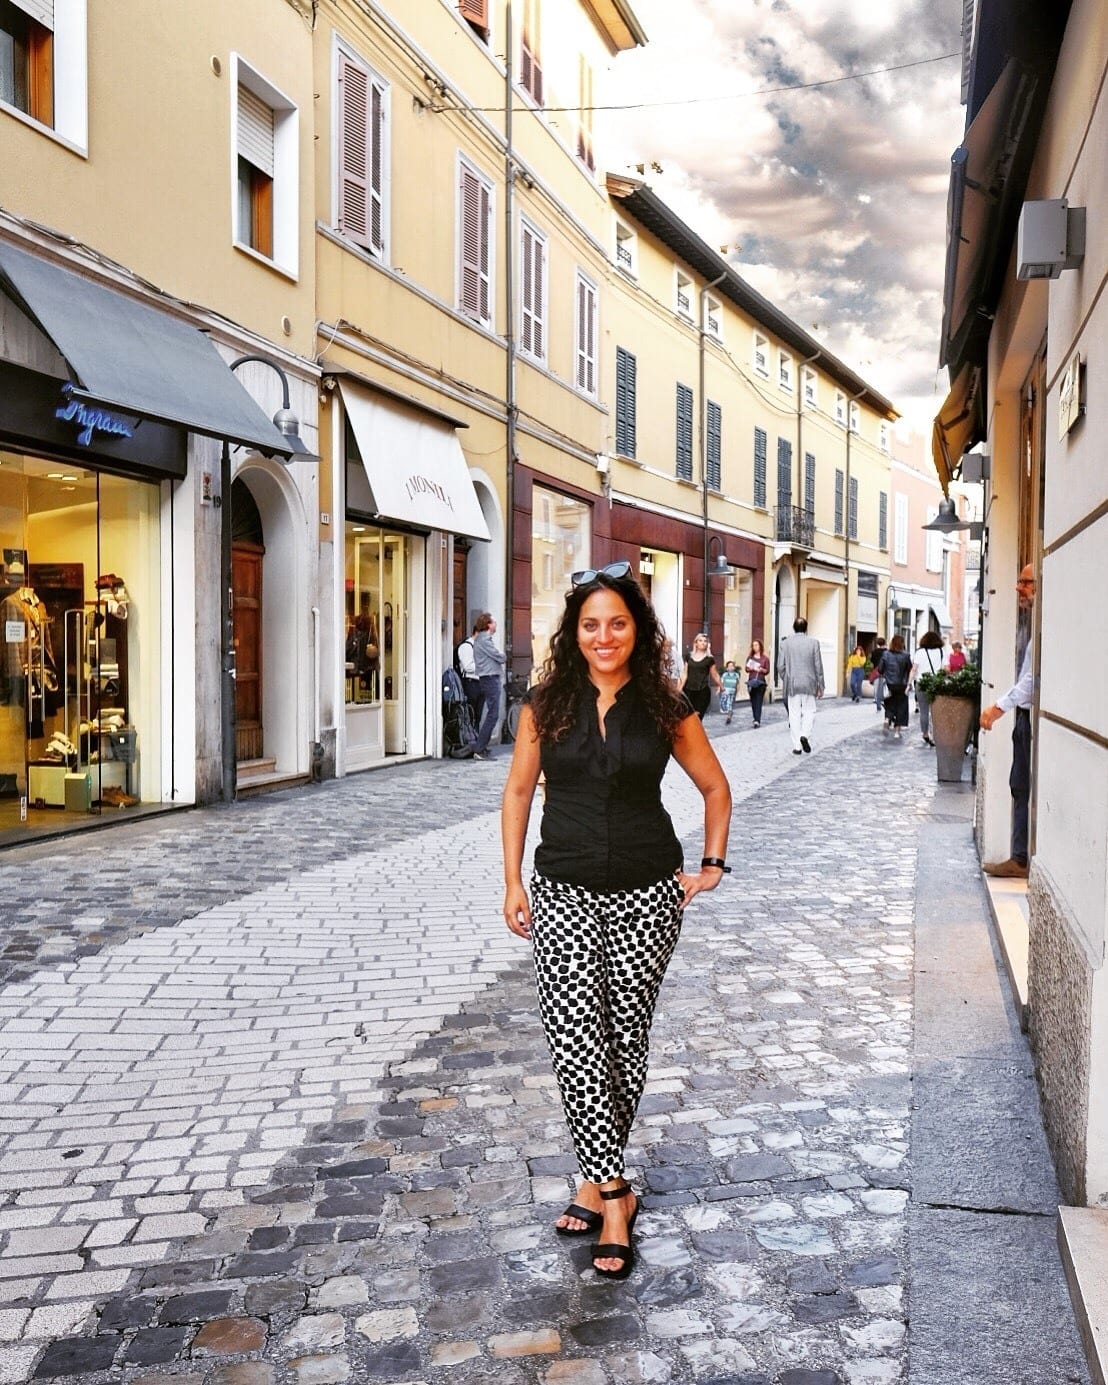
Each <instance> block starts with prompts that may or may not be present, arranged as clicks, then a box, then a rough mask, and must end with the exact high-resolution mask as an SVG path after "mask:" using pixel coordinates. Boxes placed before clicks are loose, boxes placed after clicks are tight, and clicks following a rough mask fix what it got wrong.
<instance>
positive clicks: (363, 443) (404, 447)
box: [340, 381, 492, 540]
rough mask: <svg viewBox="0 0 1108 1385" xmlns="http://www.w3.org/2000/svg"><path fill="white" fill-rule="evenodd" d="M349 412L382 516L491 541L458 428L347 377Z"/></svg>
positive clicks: (345, 397)
mask: <svg viewBox="0 0 1108 1385" xmlns="http://www.w3.org/2000/svg"><path fill="white" fill-rule="evenodd" d="M340 388H341V390H342V400H343V404H344V405H345V406H346V416H347V418H348V419H349V420H350V426H351V428H352V429H353V430H354V437H355V439H356V441H357V444H358V451H359V452H360V453H361V454H362V465H363V466H364V468H365V474H366V480H367V481H368V482H369V488H370V490H371V492H372V493H373V505H374V513H375V514H377V515H379V516H380V517H381V518H382V519H391V520H397V521H399V522H401V523H404V524H414V525H417V526H418V527H420V528H424V529H441V530H443V531H445V532H446V533H448V534H464V535H465V536H466V537H467V538H471V539H485V540H488V539H491V537H492V535H491V534H490V533H489V529H488V525H487V524H486V523H485V517H484V515H483V514H482V513H481V503H480V501H479V500H478V499H477V492H476V491H475V490H474V488H473V482H472V480H471V479H470V475H469V468H468V467H467V466H466V459H465V454H464V453H463V452H462V447H461V444H460V443H459V442H458V437H457V434H456V433H455V432H454V429H453V428H452V427H451V426H450V425H449V424H447V423H444V422H443V421H442V420H441V419H439V418H437V417H436V416H435V415H434V414H432V413H430V412H424V411H423V410H422V409H420V408H419V407H418V405H415V404H412V405H408V404H405V403H403V402H401V401H400V400H398V399H396V398H395V397H393V396H391V395H374V393H373V392H372V391H371V390H367V389H363V388H361V387H359V386H357V385H354V384H351V383H350V382H349V381H344V382H343V383H342V384H341V386H340Z"/></svg>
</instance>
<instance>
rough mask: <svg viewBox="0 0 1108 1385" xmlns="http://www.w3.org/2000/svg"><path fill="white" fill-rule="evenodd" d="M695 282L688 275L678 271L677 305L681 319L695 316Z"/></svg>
mask: <svg viewBox="0 0 1108 1385" xmlns="http://www.w3.org/2000/svg"><path fill="white" fill-rule="evenodd" d="M693 292H694V290H693V282H692V280H691V279H690V278H689V276H688V275H687V274H684V273H682V271H681V270H678V271H677V296H676V299H675V305H676V308H677V311H678V313H679V314H680V316H681V317H687V318H691V317H692V315H693V310H692V300H693Z"/></svg>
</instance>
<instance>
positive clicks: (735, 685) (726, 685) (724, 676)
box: [719, 659, 742, 726]
mask: <svg viewBox="0 0 1108 1385" xmlns="http://www.w3.org/2000/svg"><path fill="white" fill-rule="evenodd" d="M741 679H742V675H741V674H740V673H739V670H738V669H737V668H736V667H735V661H734V659H728V660H727V662H726V663H725V664H724V666H723V672H722V673H721V674H720V676H719V681H720V683H721V684H722V690H721V692H720V695H719V710H720V711H721V712H722V713H723V720H724V723H725V725H727V726H730V725H731V713H732V712H733V711H734V710H735V697H736V696H737V694H738V691H739V683H740V681H741Z"/></svg>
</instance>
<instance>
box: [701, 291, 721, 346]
mask: <svg viewBox="0 0 1108 1385" xmlns="http://www.w3.org/2000/svg"><path fill="white" fill-rule="evenodd" d="M704 330H705V332H707V333H708V335H709V336H710V337H711V338H712V339H713V341H722V340H723V310H722V308H721V307H720V304H719V301H718V300H717V299H715V298H708V297H705V299H704Z"/></svg>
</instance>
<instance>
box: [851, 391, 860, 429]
mask: <svg viewBox="0 0 1108 1385" xmlns="http://www.w3.org/2000/svg"><path fill="white" fill-rule="evenodd" d="M861 421H862V419H861V410H860V409H859V407H858V401H857V400H855V399H852V400H851V401H850V431H851V432H852V433H856V432H857V431H858V427H859V425H860V423H861Z"/></svg>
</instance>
